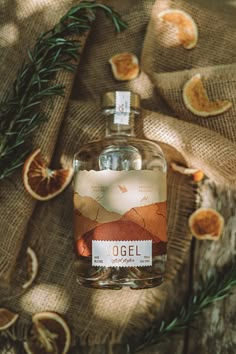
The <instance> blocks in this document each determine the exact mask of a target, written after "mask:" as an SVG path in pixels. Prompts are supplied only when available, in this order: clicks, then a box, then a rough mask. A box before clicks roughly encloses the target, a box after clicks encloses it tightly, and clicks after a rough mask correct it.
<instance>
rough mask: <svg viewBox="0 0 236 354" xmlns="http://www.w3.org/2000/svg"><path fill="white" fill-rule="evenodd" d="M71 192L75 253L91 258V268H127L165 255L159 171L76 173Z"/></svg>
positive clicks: (162, 181)
mask: <svg viewBox="0 0 236 354" xmlns="http://www.w3.org/2000/svg"><path fill="white" fill-rule="evenodd" d="M74 191H75V193H74V222H75V238H76V246H77V252H78V254H79V255H81V256H85V257H87V256H89V257H91V256H92V261H93V264H94V265H97V266H99V265H103V266H109V267H110V266H111V267H112V266H114V267H117V266H118V263H120V265H119V266H121V264H122V266H123V267H124V266H125V267H130V266H135V265H138V266H150V264H151V262H152V258H151V256H161V255H165V254H166V246H167V236H166V174H165V173H163V172H159V171H147V170H145V171H140V170H139V171H136V170H131V171H112V170H103V171H79V172H78V173H77V174H76V176H75V179H74ZM104 241H106V242H105V243H104ZM107 241H109V242H108V243H107ZM104 245H105V246H106V247H103V246H104ZM150 245H151V246H150ZM122 246H123V247H122ZM116 254H117V255H116ZM145 260H146V262H145ZM99 262H100V264H99ZM116 262H118V263H116ZM122 262H123V263H122Z"/></svg>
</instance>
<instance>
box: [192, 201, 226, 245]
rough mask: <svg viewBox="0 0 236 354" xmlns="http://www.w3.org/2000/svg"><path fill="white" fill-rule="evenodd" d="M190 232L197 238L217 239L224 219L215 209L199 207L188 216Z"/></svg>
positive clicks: (220, 233)
mask: <svg viewBox="0 0 236 354" xmlns="http://www.w3.org/2000/svg"><path fill="white" fill-rule="evenodd" d="M189 227H190V230H191V232H192V234H193V235H194V236H195V237H196V238H197V239H199V240H214V241H216V240H219V238H220V237H221V235H222V231H223V227H224V219H223V217H222V215H220V214H219V213H218V212H217V211H216V210H214V209H211V208H199V209H197V210H196V211H195V212H194V213H193V214H192V215H191V216H190V218H189Z"/></svg>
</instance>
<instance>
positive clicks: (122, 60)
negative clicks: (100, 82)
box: [109, 53, 139, 81]
mask: <svg viewBox="0 0 236 354" xmlns="http://www.w3.org/2000/svg"><path fill="white" fill-rule="evenodd" d="M109 63H110V64H111V69H112V73H113V75H114V78H115V79H116V80H118V81H129V80H133V79H136V77H137V76H138V75H139V61H138V58H137V57H136V55H134V54H132V53H120V54H116V55H113V56H112V57H111V58H110V59H109Z"/></svg>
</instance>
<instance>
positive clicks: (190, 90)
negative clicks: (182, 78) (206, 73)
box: [183, 74, 232, 117]
mask: <svg viewBox="0 0 236 354" xmlns="http://www.w3.org/2000/svg"><path fill="white" fill-rule="evenodd" d="M183 100H184V104H185V106H186V108H187V109H189V110H190V111H191V112H192V113H194V114H196V115H197V116H201V117H209V116H215V115H217V114H221V113H223V112H226V111H227V110H228V109H229V108H230V107H231V106H232V103H231V102H230V101H226V100H224V101H221V100H216V101H210V100H209V97H208V95H207V92H206V90H205V88H204V86H203V83H202V80H201V75H200V74H196V75H194V76H193V77H192V78H191V79H190V80H188V81H187V82H186V83H185V85H184V88H183Z"/></svg>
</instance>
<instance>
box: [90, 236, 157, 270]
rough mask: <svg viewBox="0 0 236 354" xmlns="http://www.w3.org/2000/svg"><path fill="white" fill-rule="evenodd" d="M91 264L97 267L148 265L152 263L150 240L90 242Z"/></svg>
mask: <svg viewBox="0 0 236 354" xmlns="http://www.w3.org/2000/svg"><path fill="white" fill-rule="evenodd" d="M92 265H93V266H95V267H96V266H99V267H148V266H151V265H152V241H151V240H145V241H97V240H93V242H92Z"/></svg>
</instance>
